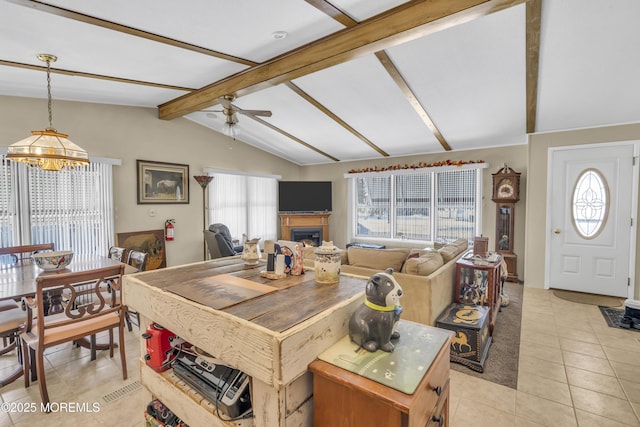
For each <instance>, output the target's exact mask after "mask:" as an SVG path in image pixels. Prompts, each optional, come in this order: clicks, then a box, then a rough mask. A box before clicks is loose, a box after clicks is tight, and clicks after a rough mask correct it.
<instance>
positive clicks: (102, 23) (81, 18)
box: [8, 0, 257, 66]
mask: <svg viewBox="0 0 640 427" xmlns="http://www.w3.org/2000/svg"><path fill="white" fill-rule="evenodd" d="M8 1H9V2H11V3H14V4H17V5H20V6H26V7H29V8H32V9H36V10H39V11H41V12H46V13H50V14H52V15H56V16H61V17H63V18H68V19H73V20H74V21H78V22H84V23H85V24H91V25H95V26H98V27H102V28H106V29H108V30H113V31H118V32H121V33H124V34H129V35H130V36H136V37H141V38H143V39H147V40H152V41H154V42H157V43H164V44H166V45H169V46H174V47H178V48H180V49H186V50H190V51H192V52H197V53H201V54H203V55H208V56H213V57H215V58H219V59H224V60H226V61H231V62H235V63H238V64H243V65H248V66H254V65H257V62H253V61H249V60H248V59H244V58H238V57H237V56H233V55H227V54H226V53H222V52H218V51H215V50H212V49H207V48H205V47H202V46H197V45H194V44H191V43H186V42H182V41H180V40H175V39H172V38H169V37H164V36H161V35H158V34H154V33H150V32H147V31H142V30H139V29H137V28H132V27H128V26H126V25H121V24H117V23H115V22H111V21H107V20H104V19H100V18H96V17H95V16H91V15H85V14H84V13H80V12H75V11H73V10H70V9H65V8H62V7H59V6H54V5H51V4H48V3H45V2H42V1H38V0H8Z"/></svg>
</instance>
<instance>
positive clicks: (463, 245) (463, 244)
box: [449, 239, 469, 251]
mask: <svg viewBox="0 0 640 427" xmlns="http://www.w3.org/2000/svg"><path fill="white" fill-rule="evenodd" d="M449 244H450V245H453V246H456V247H458V248H460V251H464V250H467V249H468V248H469V241H468V240H467V239H458V240H455V241H453V242H451V243H449Z"/></svg>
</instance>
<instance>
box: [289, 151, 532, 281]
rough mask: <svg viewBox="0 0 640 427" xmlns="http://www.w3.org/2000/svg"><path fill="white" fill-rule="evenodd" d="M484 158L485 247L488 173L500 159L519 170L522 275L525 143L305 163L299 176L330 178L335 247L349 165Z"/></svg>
mask: <svg viewBox="0 0 640 427" xmlns="http://www.w3.org/2000/svg"><path fill="white" fill-rule="evenodd" d="M448 159H449V160H463V161H466V160H484V161H485V162H487V163H488V164H489V167H488V168H486V169H483V171H484V172H483V180H482V182H483V188H482V198H483V201H482V206H483V209H482V234H483V235H484V236H485V237H488V238H489V248H490V249H494V245H495V219H496V216H495V211H496V205H495V203H494V202H493V201H492V200H491V191H492V176H491V174H492V173H495V172H497V171H498V170H499V169H500V168H501V167H502V166H503V164H504V163H506V164H507V165H509V167H511V168H513V169H514V170H515V171H516V172H520V173H522V175H521V182H520V193H521V196H520V201H519V202H518V203H517V204H516V206H515V226H514V228H515V237H514V248H515V249H514V252H515V253H516V254H517V255H518V256H519V261H518V277H519V278H520V279H522V277H523V273H524V266H523V264H524V263H523V259H524V246H525V243H524V230H525V227H524V218H525V205H526V203H525V198H526V185H527V180H528V177H527V175H528V174H527V167H526V166H527V147H526V145H513V146H509V147H500V148H489V149H482V150H468V151H456V152H455V153H440V154H428V155H427V154H425V155H415V156H406V157H395V158H387V159H375V160H363V161H357V162H340V163H331V164H326V165H316V166H308V167H305V168H303V170H302V179H305V180H330V181H332V182H333V212H332V214H331V217H329V226H330V233H331V238H332V239H333V240H334V243H335V244H336V245H337V246H339V247H344V245H345V244H346V243H348V236H347V230H348V217H347V206H348V204H347V179H346V178H344V174H345V173H347V172H348V171H349V170H350V169H361V168H364V167H373V166H379V167H387V166H391V165H396V164H401V165H404V164H417V163H419V162H427V163H433V162H437V161H442V160H448Z"/></svg>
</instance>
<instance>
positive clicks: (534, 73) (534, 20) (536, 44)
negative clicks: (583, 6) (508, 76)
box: [526, 0, 542, 133]
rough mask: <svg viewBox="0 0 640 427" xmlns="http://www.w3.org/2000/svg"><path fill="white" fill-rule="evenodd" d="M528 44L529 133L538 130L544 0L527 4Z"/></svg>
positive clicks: (536, 0) (532, 0)
mask: <svg viewBox="0 0 640 427" xmlns="http://www.w3.org/2000/svg"><path fill="white" fill-rule="evenodd" d="M526 15H527V17H526V21H527V29H526V44H527V48H526V50H527V59H526V61H527V77H526V78H527V82H526V85H527V89H526V90H527V101H526V102H527V133H534V132H535V131H536V120H537V118H536V116H537V111H538V73H539V70H538V67H539V62H540V25H541V20H542V0H529V1H527V6H526Z"/></svg>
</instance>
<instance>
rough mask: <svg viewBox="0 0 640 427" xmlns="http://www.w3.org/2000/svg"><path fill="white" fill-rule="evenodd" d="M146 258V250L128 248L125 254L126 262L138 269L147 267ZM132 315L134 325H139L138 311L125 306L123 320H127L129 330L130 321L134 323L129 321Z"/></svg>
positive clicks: (147, 257)
mask: <svg viewBox="0 0 640 427" xmlns="http://www.w3.org/2000/svg"><path fill="white" fill-rule="evenodd" d="M148 259H149V254H148V253H146V252H141V251H134V250H130V251H129V253H128V254H127V264H129V265H130V266H132V267H134V268H135V269H136V270H138V271H144V270H145V269H146V268H147V261H148ZM132 317H135V319H136V321H135V325H136V326H138V327H139V326H140V316H139V315H138V312H136V311H132V310H129V309H128V308H127V312H126V313H125V321H126V322H127V329H128V330H129V332H131V331H132V330H133V327H132V326H131V325H132V323H134V322H132V321H131V319H132Z"/></svg>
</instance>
